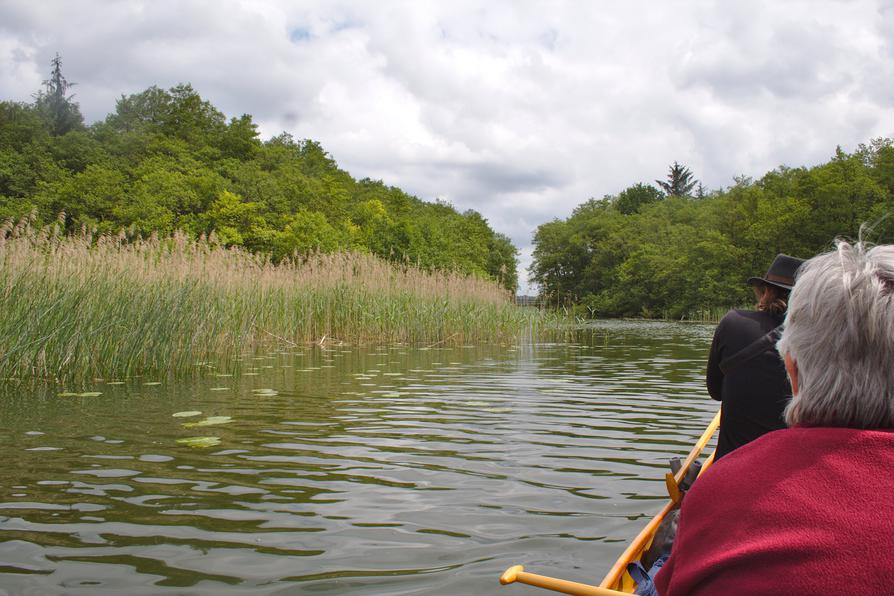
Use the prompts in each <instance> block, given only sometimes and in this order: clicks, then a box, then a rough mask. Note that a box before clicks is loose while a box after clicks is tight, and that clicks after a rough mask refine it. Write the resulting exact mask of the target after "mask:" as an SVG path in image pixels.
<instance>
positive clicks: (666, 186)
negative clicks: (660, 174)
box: [655, 162, 698, 197]
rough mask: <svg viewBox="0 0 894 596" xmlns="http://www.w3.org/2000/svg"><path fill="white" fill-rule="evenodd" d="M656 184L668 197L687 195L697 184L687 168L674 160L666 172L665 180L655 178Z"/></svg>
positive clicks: (689, 194)
mask: <svg viewBox="0 0 894 596" xmlns="http://www.w3.org/2000/svg"><path fill="white" fill-rule="evenodd" d="M655 182H656V183H658V186H660V187H661V189H662V190H663V191H664V192H665V194H667V195H668V196H669V197H688V196H691V194H692V189H693V188H695V186H696V185H697V184H698V180H696V179H695V178H694V177H693V175H692V172H691V171H690V170H689V168H687V167H685V166H683V165H680V164H678V163H677V162H674V163H673V165H671V166H670V168H669V169H668V173H667V180H666V181H665V180H656V181H655Z"/></svg>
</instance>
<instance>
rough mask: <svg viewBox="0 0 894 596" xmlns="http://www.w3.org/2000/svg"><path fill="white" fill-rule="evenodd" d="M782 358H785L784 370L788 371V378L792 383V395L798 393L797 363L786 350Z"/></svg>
mask: <svg viewBox="0 0 894 596" xmlns="http://www.w3.org/2000/svg"><path fill="white" fill-rule="evenodd" d="M783 360H785V372H787V373H788V380H789V381H790V382H791V384H792V395H793V396H795V395H798V363H797V362H796V361H795V360H794V359H793V358H792V356H791V354H789V353H788V352H786V353H785V357H784V358H783Z"/></svg>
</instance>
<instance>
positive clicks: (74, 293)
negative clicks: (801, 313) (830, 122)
mask: <svg viewBox="0 0 894 596" xmlns="http://www.w3.org/2000/svg"><path fill="white" fill-rule="evenodd" d="M544 324H548V322H547V320H546V318H545V316H544V315H542V314H540V313H538V312H537V311H533V310H530V309H521V308H518V307H516V306H514V305H512V304H511V303H510V302H509V296H507V295H506V293H505V291H503V290H501V289H500V288H499V287H498V286H497V285H496V284H494V283H493V282H490V281H488V280H483V279H480V278H477V277H473V276H465V275H459V274H456V273H445V272H426V271H422V270H419V269H415V268H413V267H408V266H398V265H394V264H392V263H389V262H386V261H384V260H382V259H379V258H377V257H375V256H372V255H369V254H358V253H339V254H329V255H313V256H310V257H308V258H306V259H299V260H296V261H294V262H284V263H280V264H278V265H274V264H273V263H271V262H270V261H269V259H267V258H266V257H264V256H258V255H253V254H250V253H248V252H245V251H242V250H235V249H227V248H224V247H222V246H219V245H217V244H215V243H213V242H209V241H206V240H199V241H192V240H189V239H188V238H186V237H185V236H182V235H176V236H174V237H173V238H167V239H157V238H153V239H149V240H136V241H128V240H127V239H126V238H125V237H124V236H123V235H122V236H117V237H108V236H103V237H98V238H94V237H91V236H90V235H89V234H81V235H75V236H62V235H60V234H59V233H58V231H56V229H55V227H53V228H44V229H34V228H31V227H29V226H28V225H26V224H20V225H18V226H15V227H14V226H12V225H11V224H7V225H6V226H5V227H3V228H2V229H0V377H2V378H6V379H9V378H13V379H27V378H43V379H51V380H65V381H76V380H90V379H93V378H97V377H101V378H107V379H112V378H116V379H117V378H125V377H129V376H134V375H139V374H146V373H170V374H182V373H188V372H190V371H195V370H197V369H198V368H200V366H198V367H197V364H200V363H202V362H206V361H214V362H224V361H227V360H233V359H234V358H235V357H236V356H237V355H238V354H241V353H243V352H245V351H246V350H253V349H261V348H266V347H269V346H303V345H307V344H310V343H327V342H345V343H349V344H363V343H408V344H416V345H432V344H447V343H449V344H462V343H474V342H485V341H486V342H493V341H501V342H502V341H514V340H515V339H517V338H518V337H519V336H520V334H527V333H532V332H536V331H537V328H538V326H540V325H544Z"/></svg>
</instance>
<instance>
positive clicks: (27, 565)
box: [0, 322, 715, 594]
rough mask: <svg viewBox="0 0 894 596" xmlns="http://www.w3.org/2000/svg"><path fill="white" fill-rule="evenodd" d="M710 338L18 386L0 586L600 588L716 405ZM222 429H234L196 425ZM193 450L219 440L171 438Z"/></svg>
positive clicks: (328, 356) (644, 338) (287, 363)
mask: <svg viewBox="0 0 894 596" xmlns="http://www.w3.org/2000/svg"><path fill="white" fill-rule="evenodd" d="M710 334H711V329H710V328H709V327H705V326H692V325H685V326H684V325H673V324H660V323H654V324H649V323H635V322H611V323H602V324H599V325H596V326H594V327H593V328H591V329H589V330H587V331H586V332H583V333H581V334H580V335H579V336H578V337H576V338H574V341H571V342H567V343H551V344H538V345H524V346H518V347H509V346H503V347H501V346H490V347H464V348H455V349H442V348H440V347H438V346H432V347H431V348H428V349H412V348H409V347H406V346H384V347H376V348H372V349H359V348H351V347H334V348H331V347H330V348H327V349H322V348H320V347H313V348H307V349H301V350H297V349H292V350H287V351H280V352H276V353H273V354H261V355H244V356H242V357H241V358H242V362H241V371H242V372H241V374H236V375H229V374H227V373H222V374H219V375H218V374H215V373H213V372H212V373H210V374H209V375H207V376H205V377H203V378H202V379H201V380H199V381H196V382H193V383H180V384H171V383H167V382H164V381H159V380H157V379H135V380H130V381H128V382H126V383H124V384H120V385H119V384H115V385H112V384H107V383H102V382H97V384H96V388H89V389H91V390H95V391H99V392H102V395H100V396H93V397H82V398H81V397H78V398H73V397H58V396H57V395H58V393H60V392H62V391H63V390H64V388H57V387H47V388H42V389H40V390H36V391H35V390H29V391H23V390H14V391H11V392H9V393H8V394H7V395H4V396H3V397H2V411H3V419H2V426H0V431H2V436H0V440H2V445H0V447H2V449H3V453H4V466H3V471H2V476H0V478H2V481H0V482H2V486H0V501H2V502H0V536H2V539H3V540H4V541H5V542H3V543H0V572H2V573H3V575H2V576H0V591H2V590H6V591H8V592H9V593H21V592H25V591H27V590H33V591H34V592H35V593H44V594H52V593H65V594H80V593H84V594H86V593H90V594H96V593H109V594H112V593H121V592H124V591H127V593H128V594H158V593H172V594H174V593H178V594H179V593H190V594H227V593H245V592H250V593H252V594H298V593H332V594H431V593H438V592H440V593H444V594H481V593H490V592H494V591H497V590H499V588H498V587H497V585H496V577H497V576H498V575H499V573H500V572H501V571H502V570H503V569H504V568H505V567H507V566H508V565H510V564H514V563H522V564H525V565H528V566H529V567H530V568H532V569H537V570H542V571H544V572H553V573H557V574H561V575H562V576H563V577H568V578H569V579H576V580H579V581H589V582H592V581H594V580H598V579H599V578H601V576H602V574H603V573H604V572H605V571H606V570H607V567H608V566H609V564H610V563H611V561H613V559H614V558H615V557H616V556H617V555H618V553H619V552H620V550H622V547H623V542H625V541H626V540H628V539H629V538H630V537H631V536H632V535H634V534H635V533H636V532H637V531H638V530H639V528H640V526H641V525H642V523H643V519H644V518H645V517H646V516H648V515H650V514H652V513H654V511H656V510H657V509H658V508H659V507H660V500H659V499H661V498H663V493H662V491H663V484H662V482H661V480H660V478H661V477H662V476H663V473H664V468H665V466H666V460H667V457H668V456H669V454H671V453H673V454H678V453H683V452H685V451H686V450H687V449H688V447H689V446H690V445H691V443H692V442H693V441H694V439H695V437H697V436H698V435H699V434H700V432H701V430H702V429H703V428H704V426H705V425H706V424H707V422H708V420H709V419H710V417H711V415H712V414H713V412H714V411H715V406H714V405H713V404H712V403H711V402H710V400H709V399H707V396H706V394H705V392H704V390H703V388H702V387H703V382H702V374H703V369H704V358H705V354H706V350H707V346H708V343H709V341H710ZM159 382H161V384H151V385H150V384H147V383H159ZM190 410H194V411H200V412H201V416H199V417H198V418H178V417H174V416H173V414H175V413H178V412H184V411H190ZM215 416H229V417H232V421H230V422H229V423H227V424H220V425H215V426H207V427H200V428H184V426H183V424H184V423H188V422H190V421H192V422H195V421H198V420H200V419H202V418H207V417H215ZM197 435H208V436H214V437H217V438H218V439H219V441H220V443H219V445H217V446H213V447H209V448H198V449H197V448H189V447H186V446H183V445H178V444H177V440H178V439H184V438H188V437H194V436H197ZM505 589H506V590H510V589H511V590H512V592H513V593H514V594H524V593H536V592H535V591H533V589H531V592H527V591H526V590H527V589H526V588H523V587H519V586H514V587H512V588H505Z"/></svg>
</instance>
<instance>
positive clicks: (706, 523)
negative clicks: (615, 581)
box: [655, 241, 894, 595]
mask: <svg viewBox="0 0 894 596" xmlns="http://www.w3.org/2000/svg"><path fill="white" fill-rule="evenodd" d="M777 347H778V350H779V352H780V353H781V355H782V356H783V358H784V361H785V366H786V369H787V371H788V375H789V377H790V379H791V387H792V393H793V396H794V397H793V399H792V400H791V402H790V404H789V405H788V407H787V409H786V412H785V416H786V421H787V422H788V424H789V425H790V428H787V429H783V430H778V431H774V432H771V433H768V434H766V435H764V436H762V437H761V438H759V439H756V440H755V441H752V442H751V443H749V444H747V445H745V446H743V447H741V448H739V449H737V450H736V451H735V452H733V453H731V454H729V455H728V456H727V457H725V458H723V459H722V460H721V461H719V462H717V463H716V464H715V465H714V466H712V467H711V468H710V469H708V470H707V471H706V472H705V474H703V475H702V477H701V478H700V479H699V481H698V482H696V483H695V485H694V486H693V487H692V489H691V490H690V491H689V493H688V494H687V496H686V499H685V500H684V501H683V506H682V510H681V512H680V527H679V531H678V534H677V539H676V541H675V543H674V546H673V550H672V552H671V556H670V558H669V559H668V561H667V563H666V564H665V565H664V566H663V567H662V569H661V571H659V572H658V575H657V576H656V578H655V584H656V587H657V589H658V592H659V594H669V595H675V594H792V593H798V594H851V593H854V592H857V591H859V592H862V593H867V594H889V593H891V592H892V589H891V577H892V576H894V548H892V546H894V246H889V245H886V246H876V247H874V248H868V247H867V246H865V245H863V244H862V243H857V244H850V243H848V242H845V241H838V242H837V243H836V250H835V251H833V252H830V253H826V254H823V255H819V256H817V257H814V258H813V259H810V260H809V261H807V263H805V265H804V266H803V267H802V268H801V270H800V271H799V273H798V278H797V284H796V285H795V287H794V289H793V290H792V293H791V297H790V300H789V305H788V313H787V314H786V317H785V327H784V330H783V333H782V337H781V339H780V340H779V342H778V345H777Z"/></svg>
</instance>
